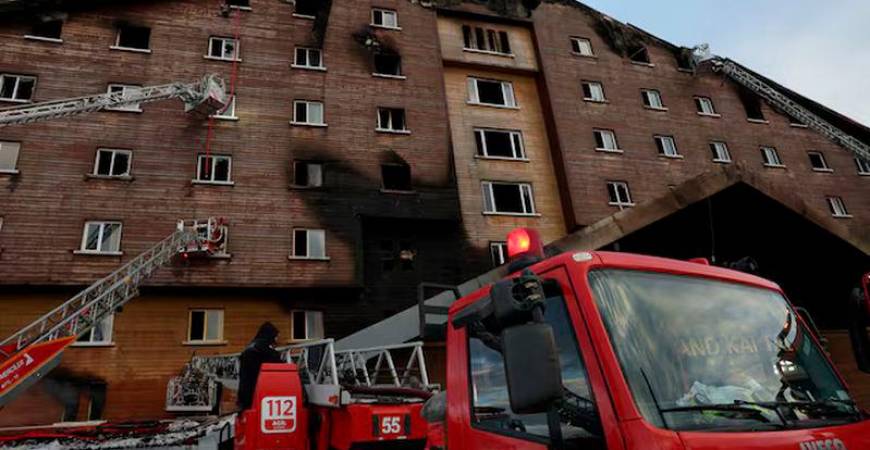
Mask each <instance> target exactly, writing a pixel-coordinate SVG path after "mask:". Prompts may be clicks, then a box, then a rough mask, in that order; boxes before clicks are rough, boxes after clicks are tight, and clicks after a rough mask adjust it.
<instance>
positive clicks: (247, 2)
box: [226, 0, 251, 9]
mask: <svg viewBox="0 0 870 450" xmlns="http://www.w3.org/2000/svg"><path fill="white" fill-rule="evenodd" d="M226 2H227V6H229V7H230V8H239V9H250V8H251V0H226Z"/></svg>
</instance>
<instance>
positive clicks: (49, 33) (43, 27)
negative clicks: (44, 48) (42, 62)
mask: <svg viewBox="0 0 870 450" xmlns="http://www.w3.org/2000/svg"><path fill="white" fill-rule="evenodd" d="M62 30H63V20H48V21H45V22H37V23H35V24H33V27H32V28H31V29H30V33H29V34H27V37H38V38H42V39H55V40H60V33H61V31H62Z"/></svg>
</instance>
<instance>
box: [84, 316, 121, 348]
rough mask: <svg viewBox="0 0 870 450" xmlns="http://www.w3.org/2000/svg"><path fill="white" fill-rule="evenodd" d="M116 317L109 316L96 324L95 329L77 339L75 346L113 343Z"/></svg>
mask: <svg viewBox="0 0 870 450" xmlns="http://www.w3.org/2000/svg"><path fill="white" fill-rule="evenodd" d="M114 321H115V316H114V315H109V316H106V317H105V318H103V319H102V320H100V321H98V322H97V323H96V324H94V327H93V328H91V329H90V330H88V331H87V332H85V333H83V334H81V335H80V336H79V337H78V338H76V342H75V345H88V344H91V345H106V344H111V343H112V325H113V323H114Z"/></svg>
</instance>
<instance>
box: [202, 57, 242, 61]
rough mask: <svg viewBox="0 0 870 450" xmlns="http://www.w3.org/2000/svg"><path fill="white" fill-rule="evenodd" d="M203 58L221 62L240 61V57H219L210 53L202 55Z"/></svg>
mask: <svg viewBox="0 0 870 450" xmlns="http://www.w3.org/2000/svg"><path fill="white" fill-rule="evenodd" d="M202 58H203V59H208V60H211V61H221V62H242V58H219V57H217V56H211V55H202Z"/></svg>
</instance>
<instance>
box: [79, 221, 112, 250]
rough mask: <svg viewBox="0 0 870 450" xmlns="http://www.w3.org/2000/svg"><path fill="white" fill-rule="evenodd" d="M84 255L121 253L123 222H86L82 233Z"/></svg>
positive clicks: (81, 248)
mask: <svg viewBox="0 0 870 450" xmlns="http://www.w3.org/2000/svg"><path fill="white" fill-rule="evenodd" d="M79 251H80V252H82V253H108V254H117V253H120V252H121V222H85V229H84V232H83V233H82V245H81V247H79Z"/></svg>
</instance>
